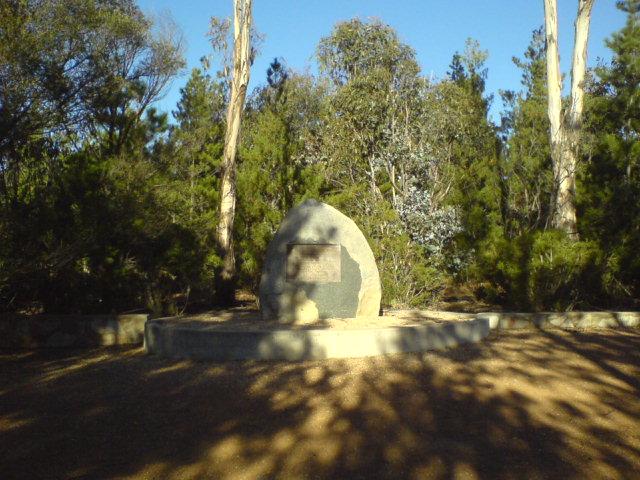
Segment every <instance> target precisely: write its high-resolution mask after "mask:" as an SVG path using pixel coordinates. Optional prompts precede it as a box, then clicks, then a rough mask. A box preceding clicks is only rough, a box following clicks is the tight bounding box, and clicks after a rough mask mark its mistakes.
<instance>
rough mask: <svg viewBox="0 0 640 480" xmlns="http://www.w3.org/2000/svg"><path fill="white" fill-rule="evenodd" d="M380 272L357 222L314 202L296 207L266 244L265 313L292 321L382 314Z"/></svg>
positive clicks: (262, 284)
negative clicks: (380, 311) (267, 245)
mask: <svg viewBox="0 0 640 480" xmlns="http://www.w3.org/2000/svg"><path fill="white" fill-rule="evenodd" d="M380 297H381V289H380V276H379V274H378V268H377V267H376V261H375V258H374V257H373V253H372V252H371V248H370V247H369V244H368V243H367V240H366V239H365V238H364V235H363V234H362V232H361V231H360V229H359V228H358V227H357V225H356V224H355V223H354V222H353V220H351V219H350V218H348V217H347V216H345V215H343V214H342V213H340V212H339V211H338V210H336V209H335V208H333V207H331V206H329V205H326V204H324V203H320V202H317V201H315V200H307V201H306V202H304V203H302V204H300V205H298V206H297V207H295V208H293V209H292V210H291V211H289V213H288V214H287V216H286V217H285V219H284V220H283V221H282V225H280V228H279V229H278V231H277V232H276V234H275V236H274V237H273V240H272V241H271V243H270V244H269V247H268V248H267V256H266V258H265V262H264V268H263V271H262V277H261V279H260V309H261V311H262V317H263V318H264V319H268V320H279V321H283V322H287V323H296V322H298V323H305V322H312V321H315V320H319V319H323V318H351V317H361V316H377V315H378V312H379V310H380Z"/></svg>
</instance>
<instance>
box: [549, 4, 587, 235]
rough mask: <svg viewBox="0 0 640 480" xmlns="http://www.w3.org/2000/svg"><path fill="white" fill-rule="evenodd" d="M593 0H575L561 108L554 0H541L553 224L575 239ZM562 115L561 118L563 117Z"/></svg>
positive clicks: (556, 11) (556, 20)
mask: <svg viewBox="0 0 640 480" xmlns="http://www.w3.org/2000/svg"><path fill="white" fill-rule="evenodd" d="M594 1H595V0H578V16H577V18H576V22H575V43H574V47H573V64H572V67H571V100H570V103H569V106H568V109H567V110H566V111H564V112H563V108H562V75H561V73H560V57H559V54H558V5H557V0H544V17H545V33H546V44H547V87H548V114H549V123H550V131H549V139H550V143H551V157H552V160H553V175H554V194H553V199H552V202H553V226H554V227H556V228H558V229H560V230H563V231H564V232H566V233H567V234H568V235H569V236H571V237H572V238H574V239H577V238H578V228H577V220H576V207H575V184H576V165H577V160H578V143H579V139H580V127H581V122H582V110H583V105H584V79H585V69H586V60H587V41H588V39H589V24H590V21H591V10H592V8H593V4H594ZM563 117H564V118H563Z"/></svg>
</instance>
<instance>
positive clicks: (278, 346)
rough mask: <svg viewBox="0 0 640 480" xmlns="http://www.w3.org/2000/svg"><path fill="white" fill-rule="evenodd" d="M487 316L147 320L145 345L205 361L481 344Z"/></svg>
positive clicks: (362, 353) (342, 355)
mask: <svg viewBox="0 0 640 480" xmlns="http://www.w3.org/2000/svg"><path fill="white" fill-rule="evenodd" d="M489 332H490V328H489V320H488V319H484V318H481V319H474V320H468V321H457V322H456V321H451V322H442V323H431V324H423V325H405V326H398V327H385V328H358V329H321V328H309V329H285V328H282V329H274V330H236V331H225V330H216V329H212V328H208V326H207V322H205V321H202V322H189V323H188V324H184V323H183V322H180V321H175V320H173V321H172V319H158V320H150V321H148V322H147V324H146V326H145V334H144V339H145V349H146V351H147V352H149V353H154V354H158V355H161V356H164V357H170V358H189V359H206V360H219V361H224V360H321V359H326V358H353V357H368V356H374V355H384V354H391V353H405V352H423V351H427V350H441V349H445V348H449V347H455V346H457V345H460V344H463V343H469V342H479V341H480V340H482V339H483V338H485V337H486V336H487V335H488V334H489Z"/></svg>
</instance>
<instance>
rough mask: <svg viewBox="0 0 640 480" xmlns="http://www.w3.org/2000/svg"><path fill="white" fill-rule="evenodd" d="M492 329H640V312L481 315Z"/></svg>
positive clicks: (489, 313)
mask: <svg viewBox="0 0 640 480" xmlns="http://www.w3.org/2000/svg"><path fill="white" fill-rule="evenodd" d="M476 318H482V319H486V320H488V321H489V325H490V326H491V329H511V328H531V327H537V328H548V327H556V328H619V327H624V328H627V327H640V312H539V313H496V312H488V313H479V314H478V315H477V316H476Z"/></svg>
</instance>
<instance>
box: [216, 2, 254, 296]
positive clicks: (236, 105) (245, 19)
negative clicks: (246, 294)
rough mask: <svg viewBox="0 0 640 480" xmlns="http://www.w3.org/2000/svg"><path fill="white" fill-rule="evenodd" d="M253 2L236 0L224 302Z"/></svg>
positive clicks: (230, 274) (224, 195) (224, 184)
mask: <svg viewBox="0 0 640 480" xmlns="http://www.w3.org/2000/svg"><path fill="white" fill-rule="evenodd" d="M251 1H252V0H234V1H233V14H234V20H233V77H232V79H231V94H230V98H229V106H228V110H227V130H226V134H225V139H224V154H223V161H222V175H221V182H220V194H221V195H220V216H219V223H218V229H217V232H216V237H217V242H218V247H219V249H220V255H221V257H222V261H223V267H222V272H221V274H220V278H219V292H220V294H221V297H222V299H223V300H226V301H230V300H233V293H234V292H233V290H234V288H233V282H234V278H235V273H236V265H235V257H234V250H233V221H234V217H235V211H236V151H237V147H238V135H239V132H240V121H241V119H242V110H243V107H244V101H245V97H246V94H247V87H248V85H249V73H250V67H251Z"/></svg>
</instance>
